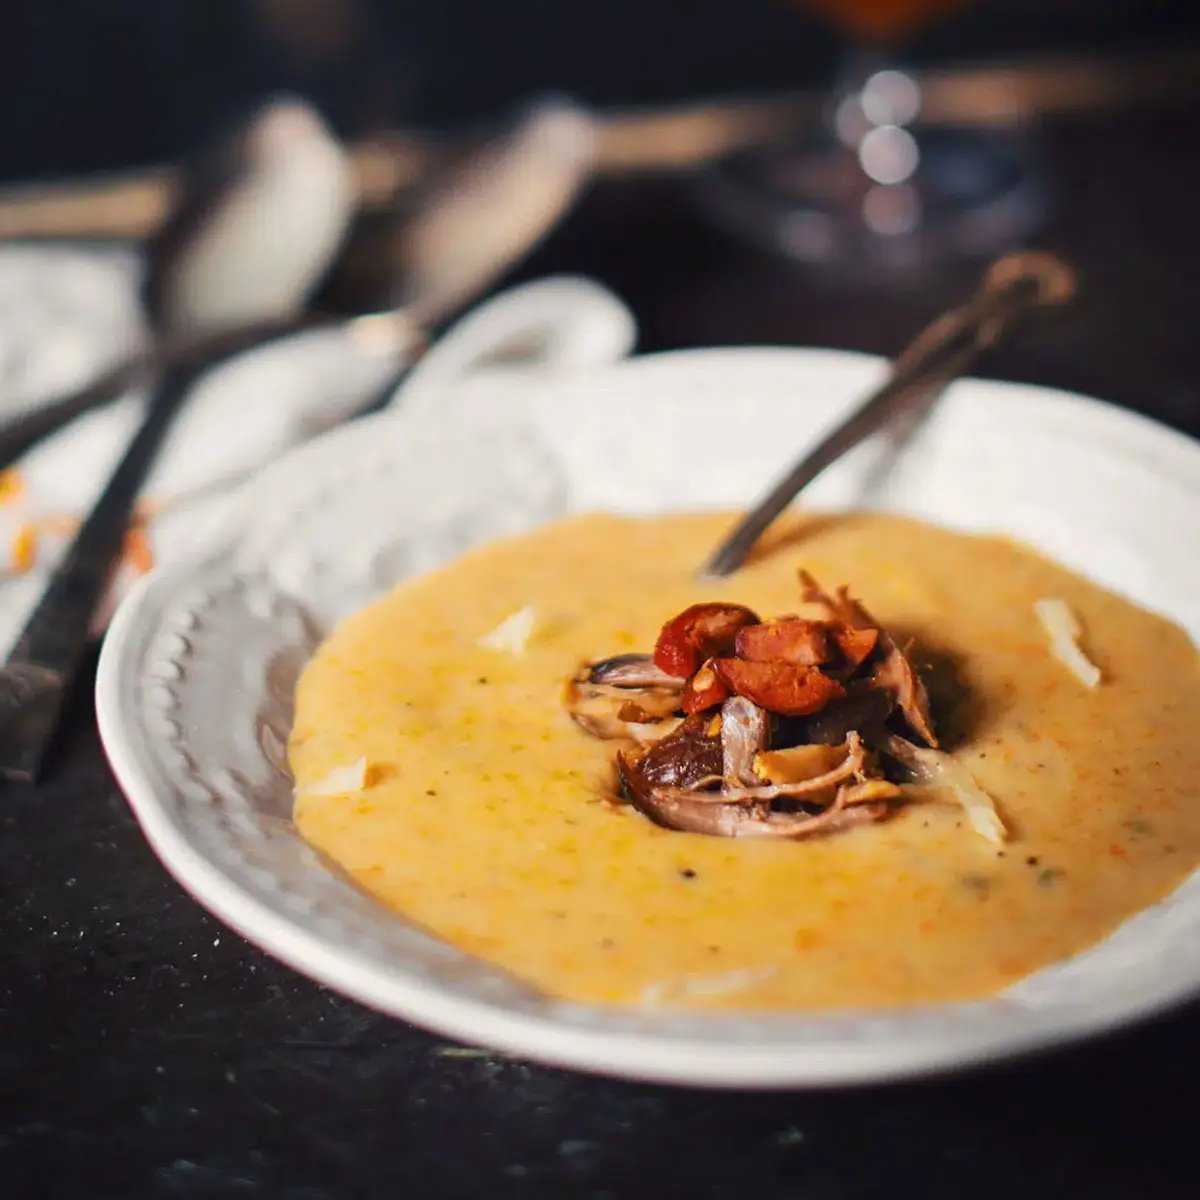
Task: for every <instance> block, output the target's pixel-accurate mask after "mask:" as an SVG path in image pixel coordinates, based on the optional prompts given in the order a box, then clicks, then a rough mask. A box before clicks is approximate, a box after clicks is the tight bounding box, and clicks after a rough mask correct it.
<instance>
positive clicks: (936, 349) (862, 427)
mask: <svg viewBox="0 0 1200 1200" xmlns="http://www.w3.org/2000/svg"><path fill="white" fill-rule="evenodd" d="M1075 287H1076V281H1075V273H1074V272H1073V271H1072V270H1071V268H1070V267H1069V266H1067V264H1066V263H1064V262H1063V261H1062V260H1061V259H1059V258H1057V257H1056V256H1054V255H1052V254H1043V253H1035V252H1031V251H1030V252H1020V253H1016V254H1009V255H1006V256H1005V257H1004V258H1001V259H998V260H997V261H996V262H994V263H993V264H992V265H991V267H990V268H989V269H988V271H987V273H986V274H985V275H984V277H983V281H982V283H981V284H980V286H979V290H978V291H977V292H976V293H975V295H974V296H973V297H972V298H971V299H970V300H969V301H968V302H967V303H966V304H965V305H963V306H962V307H961V308H956V309H951V310H950V311H949V312H946V313H943V314H942V315H941V316H940V317H938V318H937V319H936V320H934V321H933V323H932V324H930V325H928V326H927V327H926V328H925V329H924V330H922V332H921V333H920V334H918V335H917V337H916V339H915V340H914V341H913V342H912V343H911V344H910V345H909V347H908V349H907V350H905V351H904V353H903V354H901V355H900V357H899V358H897V359H896V360H895V362H894V363H893V364H892V370H891V374H890V375H889V376H888V378H887V380H886V381H885V382H884V384H883V385H882V386H881V387H879V388H878V389H877V390H876V391H875V392H873V393H872V394H871V395H870V396H868V397H867V399H866V400H865V401H864V402H863V403H862V404H860V405H859V407H858V408H856V409H855V410H854V411H853V412H852V413H851V414H850V415H849V416H848V417H846V418H845V420H843V421H842V422H841V424H840V425H838V426H837V428H836V429H834V430H833V431H832V432H831V433H829V434H827V435H826V436H825V437H824V438H823V439H822V440H821V441H820V442H819V443H818V444H817V445H816V446H815V447H814V448H813V449H812V450H810V451H808V453H806V454H805V455H804V457H803V458H801V459H800V461H799V462H797V463H796V465H795V466H794V467H792V468H791V470H789V471H788V473H787V474H786V475H784V477H783V478H782V479H780V480H779V482H778V483H776V484H775V486H774V487H773V488H771V490H770V491H769V492H768V493H767V494H766V495H765V496H764V497H763V498H762V499H761V500H760V501H759V502H758V504H756V505H755V506H754V508H752V509H751V510H750V511H749V512H748V513H747V514H746V515H745V516H744V517H743V518H742V519H741V520H740V521H739V522H738V523H737V525H736V526H734V528H733V530H732V531H731V532H730V533H729V535H728V536H727V537H726V538H725V540H724V541H723V542H722V543H721V544H720V546H718V547H717V549H716V550H715V551H714V553H713V555H712V557H711V558H709V560H708V561H707V562H706V563H705V565H704V567H703V568H702V570H701V575H702V576H705V577H708V578H720V577H722V576H725V575H729V574H732V572H734V571H736V570H737V568H738V567H740V566H741V565H742V563H743V562H745V560H746V556H747V555H748V554H749V553H750V551H751V550H752V549H753V548H754V545H755V543H756V542H757V541H758V539H759V538H760V537H761V536H762V535H763V534H764V533H765V532H766V530H767V527H768V526H769V525H770V524H771V523H772V522H773V521H774V520H775V519H776V518H777V517H778V516H779V515H780V514H781V513H782V512H783V511H784V509H786V508H787V507H788V505H789V504H791V502H792V501H793V500H794V499H795V498H796V496H797V495H798V494H799V493H800V491H801V490H802V489H803V488H805V487H807V486H808V485H809V484H810V483H812V481H813V480H814V479H816V478H817V476H818V475H820V474H821V472H822V471H824V470H825V468H826V467H828V466H830V465H832V464H833V463H834V462H836V461H837V460H838V459H839V458H841V457H842V455H844V454H845V453H847V451H849V450H852V449H853V448H854V447H855V446H857V445H858V444H859V443H860V442H862V441H865V440H866V439H867V438H868V437H870V436H871V434H873V433H875V432H877V431H878V430H880V429H883V428H884V427H886V426H888V425H892V424H894V423H896V422H897V421H899V420H900V419H901V418H903V417H919V416H920V414H921V412H922V411H923V410H924V409H925V408H927V407H928V406H929V405H931V404H932V403H933V401H934V400H935V399H936V398H937V396H938V395H940V394H941V392H942V391H943V389H944V388H945V387H946V386H947V385H948V384H949V383H951V382H952V381H953V380H954V379H956V378H958V376H960V375H961V374H962V373H963V372H964V371H965V370H967V368H968V367H969V366H971V364H972V363H973V362H975V360H976V359H977V358H978V357H979V355H980V354H982V353H983V352H984V351H985V350H990V349H992V348H993V347H994V346H996V345H997V344H998V343H999V342H1000V340H1001V339H1002V338H1003V337H1004V336H1005V335H1006V334H1008V333H1009V332H1010V331H1011V330H1012V328H1013V327H1014V326H1015V325H1017V324H1018V323H1019V322H1020V321H1021V320H1023V319H1027V318H1029V317H1030V316H1032V315H1033V314H1034V313H1035V312H1036V311H1037V310H1039V309H1045V308H1056V307H1059V306H1061V305H1064V304H1066V303H1067V302H1068V301H1069V300H1070V299H1071V298H1072V296H1073V295H1074V294H1075Z"/></svg>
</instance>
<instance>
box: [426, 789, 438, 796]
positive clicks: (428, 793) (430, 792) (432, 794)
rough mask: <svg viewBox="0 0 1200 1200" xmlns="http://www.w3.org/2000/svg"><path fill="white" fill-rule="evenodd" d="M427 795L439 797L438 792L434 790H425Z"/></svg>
mask: <svg viewBox="0 0 1200 1200" xmlns="http://www.w3.org/2000/svg"><path fill="white" fill-rule="evenodd" d="M425 795H427V796H436V795H437V792H436V791H435V790H434V789H433V788H426V789H425Z"/></svg>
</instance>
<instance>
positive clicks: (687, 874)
mask: <svg viewBox="0 0 1200 1200" xmlns="http://www.w3.org/2000/svg"><path fill="white" fill-rule="evenodd" d="M679 874H680V875H682V876H683V878H684V879H695V878H696V872H695V871H693V870H692V868H691V867H684V868H683V870H682V871H680V872H679Z"/></svg>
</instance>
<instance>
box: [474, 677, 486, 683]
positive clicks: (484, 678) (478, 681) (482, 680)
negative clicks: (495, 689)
mask: <svg viewBox="0 0 1200 1200" xmlns="http://www.w3.org/2000/svg"><path fill="white" fill-rule="evenodd" d="M487 681H488V677H487V676H486V675H480V677H479V678H478V679H477V680H476V682H477V683H487Z"/></svg>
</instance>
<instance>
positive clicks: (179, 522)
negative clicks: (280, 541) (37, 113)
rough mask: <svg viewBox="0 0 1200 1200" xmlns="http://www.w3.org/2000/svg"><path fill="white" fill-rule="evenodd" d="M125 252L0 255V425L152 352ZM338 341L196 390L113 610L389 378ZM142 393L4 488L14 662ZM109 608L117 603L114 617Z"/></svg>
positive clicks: (25, 467)
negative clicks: (223, 508) (233, 496)
mask: <svg viewBox="0 0 1200 1200" xmlns="http://www.w3.org/2000/svg"><path fill="white" fill-rule="evenodd" d="M137 272H138V262H137V256H136V254H135V253H134V252H133V251H129V250H113V249H104V250H101V249H93V248H88V249H79V248H71V247H64V246H13V247H0V420H4V419H7V418H9V417H12V416H15V415H17V414H18V413H20V412H23V411H26V410H28V409H30V408H32V407H34V406H36V405H37V404H38V403H39V402H44V401H46V400H48V399H51V398H53V397H55V396H59V395H62V394H63V393H64V392H66V391H68V390H70V389H72V388H74V387H77V386H79V385H81V384H84V383H87V382H89V381H90V380H91V379H93V378H95V377H96V376H97V375H98V374H99V373H100V372H101V371H102V370H103V369H105V368H106V367H108V366H111V365H113V364H115V363H116V362H118V361H120V360H121V359H123V358H124V357H125V356H126V355H128V354H129V353H130V352H132V351H133V350H135V349H137V348H139V347H142V346H144V345H145V343H146V338H147V331H146V327H145V322H144V321H143V319H142V316H141V313H140V310H139V307H138V301H137V293H136V289H137V280H138V276H137ZM395 367H396V361H395V360H394V359H393V358H390V357H385V356H372V355H370V354H369V353H368V352H367V351H366V350H365V349H364V348H362V347H360V346H358V345H357V344H356V343H354V342H352V341H351V340H350V339H349V338H348V337H346V336H345V334H344V333H342V332H340V331H338V330H336V329H333V330H321V331H315V332H310V333H305V334H303V335H298V336H296V337H292V338H289V339H287V340H286V341H281V342H277V343H274V344H271V345H269V346H265V347H263V348H262V349H261V350H257V351H255V352H253V353H250V354H246V355H243V356H241V357H239V358H236V359H233V360H231V361H230V362H228V363H225V364H223V365H222V366H220V367H218V368H216V369H214V370H213V371H212V373H211V374H210V375H208V376H206V377H205V378H204V379H203V380H202V381H201V382H200V383H199V384H198V385H197V387H196V391H195V394H194V396H193V397H192V398H191V399H190V400H189V401H188V404H187V407H186V408H185V410H184V411H183V412H182V413H181V414H180V416H179V418H178V420H177V421H176V423H175V426H174V428H173V429H172V431H171V433H170V436H169V438H168V442H167V444H166V445H165V446H164V448H163V451H162V453H161V455H160V457H159V459H158V461H157V463H156V465H155V468H154V470H153V472H152V474H151V477H150V479H149V480H148V481H147V485H146V488H145V492H144V500H143V504H144V506H145V508H146V509H147V511H148V513H149V514H156V515H151V516H150V517H149V519H147V521H146V523H145V526H144V535H145V536H144V538H142V537H140V536H135V538H134V539H133V540H132V542H131V550H132V551H133V553H132V554H131V555H130V557H129V558H128V559H127V561H126V563H125V564H124V565H123V567H122V568H121V570H120V572H119V573H118V576H117V578H116V580H115V581H114V583H115V587H114V596H113V597H112V598H111V599H115V598H116V596H117V595H119V594H120V593H121V592H123V590H124V589H125V588H126V587H127V586H128V584H129V582H130V580H131V579H132V578H134V577H136V575H137V574H138V573H139V572H140V571H141V570H142V569H144V567H145V566H146V565H147V561H148V559H150V558H152V560H153V561H154V562H156V563H157V562H170V561H172V560H174V559H175V558H177V557H178V556H180V555H182V554H183V553H185V552H186V550H187V548H188V546H189V544H190V543H191V542H192V541H193V540H194V536H195V533H196V530H197V529H198V528H199V526H200V525H201V524H203V523H204V522H206V521H207V520H209V519H211V517H212V516H213V515H214V513H215V511H216V509H217V507H218V506H219V505H221V504H222V503H223V502H224V501H225V499H226V496H227V494H228V493H229V491H230V490H231V485H232V483H234V482H240V481H241V480H242V479H244V478H245V475H246V473H247V472H251V471H253V470H254V469H255V468H256V467H258V466H261V465H264V464H265V463H267V462H268V461H270V460H271V459H272V458H274V457H276V456H277V455H278V454H279V453H281V452H282V451H284V450H286V449H287V448H288V447H289V446H291V445H293V444H295V443H296V442H298V441H300V440H303V439H304V438H306V437H308V436H311V435H312V434H313V433H314V432H316V431H318V430H319V429H321V428H322V427H324V426H327V425H330V424H333V423H335V422H336V421H337V420H338V419H339V418H340V417H341V416H343V415H344V414H345V413H346V412H347V411H348V410H349V409H351V408H353V407H354V406H355V405H356V404H358V403H360V402H361V401H362V400H364V399H366V398H367V397H368V396H369V395H370V394H371V393H372V392H373V390H374V389H376V388H378V387H379V386H380V385H382V383H383V382H384V381H385V379H386V378H387V376H388V374H389V373H391V372H392V371H394V370H395ZM144 398H145V395H144V392H131V393H130V394H129V395H127V396H125V397H123V398H122V399H120V400H118V401H116V402H115V403H113V404H110V405H108V406H106V407H103V408H100V409H97V410H96V411H95V412H93V413H89V414H88V415H86V416H84V417H81V418H80V419H79V420H77V421H75V422H72V423H71V424H70V425H68V426H67V427H66V428H64V429H63V430H61V431H59V432H58V433H57V434H55V435H54V436H52V437H50V438H48V439H46V440H45V441H44V442H42V443H40V444H39V445H37V446H35V447H34V448H33V449H32V450H31V451H30V452H29V453H28V454H27V455H26V456H25V457H24V458H23V459H22V460H21V462H20V463H18V464H17V465H16V467H15V468H14V469H12V470H11V471H10V472H8V473H7V474H6V475H5V476H4V477H3V478H0V647H2V648H3V650H4V651H7V650H8V648H9V647H10V646H11V644H12V641H13V639H14V638H15V637H16V635H17V633H18V632H19V630H20V628H21V626H22V625H23V624H24V621H25V619H26V617H27V616H28V614H29V612H30V610H31V608H32V605H33V604H34V603H35V602H36V599H37V597H38V596H39V594H40V592H41V589H42V588H43V587H44V585H45V581H46V577H47V573H48V571H49V570H50V569H51V568H52V567H53V565H54V563H55V562H56V561H57V559H58V557H59V555H60V554H61V552H62V549H63V547H64V546H65V544H66V542H67V540H68V539H69V537H70V535H71V533H72V523H73V522H75V521H77V520H78V518H79V517H80V516H81V515H83V514H84V513H86V512H87V510H88V509H89V508H90V506H91V504H92V502H93V501H94V500H95V498H96V497H97V496H98V495H99V492H100V489H101V488H102V487H103V485H104V483H105V482H106V480H107V478H108V475H109V473H110V472H111V470H112V468H113V466H114V464H115V463H116V461H117V459H118V458H119V456H120V454H121V452H122V450H123V449H124V446H125V445H126V443H127V442H128V440H129V438H130V436H131V435H132V433H133V431H134V429H135V428H136V427H137V424H138V421H139V420H140V416H141V412H142V409H143V405H144ZM106 607H111V603H110V605H109V606H106Z"/></svg>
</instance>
